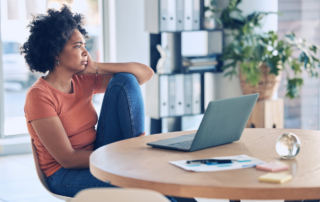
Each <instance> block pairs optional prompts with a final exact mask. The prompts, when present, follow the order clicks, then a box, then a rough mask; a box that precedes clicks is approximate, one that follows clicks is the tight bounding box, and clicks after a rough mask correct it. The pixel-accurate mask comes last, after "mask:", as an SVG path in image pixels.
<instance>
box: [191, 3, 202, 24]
mask: <svg viewBox="0 0 320 202" xmlns="http://www.w3.org/2000/svg"><path fill="white" fill-rule="evenodd" d="M192 29H193V30H200V0H193V21H192Z"/></svg>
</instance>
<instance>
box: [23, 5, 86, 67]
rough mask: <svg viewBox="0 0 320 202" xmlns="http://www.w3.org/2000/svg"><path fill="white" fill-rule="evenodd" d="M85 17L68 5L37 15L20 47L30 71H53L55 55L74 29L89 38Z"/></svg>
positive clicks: (61, 48)
mask: <svg viewBox="0 0 320 202" xmlns="http://www.w3.org/2000/svg"><path fill="white" fill-rule="evenodd" d="M83 19H84V16H83V15H82V14H77V13H75V14H73V13H72V12H71V10H70V8H69V7H68V6H66V5H64V6H63V7H62V8H61V10H60V11H56V10H53V9H48V11H47V15H37V16H35V17H34V18H33V20H32V21H31V22H30V24H29V25H28V26H27V27H28V28H30V36H29V38H28V40H27V41H26V42H25V43H24V44H23V45H22V47H21V48H20V51H21V52H20V53H21V54H24V58H25V60H26V62H27V64H28V66H29V69H30V71H31V72H34V71H37V72H42V73H46V72H47V71H52V70H53V69H54V64H55V57H56V56H58V55H59V53H60V52H61V51H62V50H63V48H64V46H65V45H66V43H67V41H68V40H69V38H70V37H71V35H72V33H73V32H74V30H76V29H78V30H79V31H80V33H81V34H82V35H83V36H84V38H88V35H87V34H88V33H87V31H86V30H85V29H84V28H83V27H82V25H83Z"/></svg>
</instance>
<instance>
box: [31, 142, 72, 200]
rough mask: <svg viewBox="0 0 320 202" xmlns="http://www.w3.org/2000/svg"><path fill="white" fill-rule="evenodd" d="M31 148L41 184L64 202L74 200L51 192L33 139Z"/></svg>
mask: <svg viewBox="0 0 320 202" xmlns="http://www.w3.org/2000/svg"><path fill="white" fill-rule="evenodd" d="M31 146H32V153H33V159H34V163H35V166H36V170H37V174H38V178H39V180H40V182H41V184H42V185H43V186H44V188H45V189H46V190H47V191H48V192H49V193H50V194H52V195H53V196H54V197H56V198H58V199H61V200H64V201H70V200H71V199H72V198H70V197H67V196H62V195H57V194H54V193H52V192H51V191H50V189H49V186H48V183H47V179H46V176H45V175H44V174H43V172H42V170H41V169H40V164H39V159H38V154H37V150H36V147H35V146H34V144H33V143H32V139H31Z"/></svg>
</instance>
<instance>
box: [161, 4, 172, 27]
mask: <svg viewBox="0 0 320 202" xmlns="http://www.w3.org/2000/svg"><path fill="white" fill-rule="evenodd" d="M168 1H170V0H160V31H161V32H162V31H167V29H168V28H167V26H168ZM171 1H172V0H171Z"/></svg>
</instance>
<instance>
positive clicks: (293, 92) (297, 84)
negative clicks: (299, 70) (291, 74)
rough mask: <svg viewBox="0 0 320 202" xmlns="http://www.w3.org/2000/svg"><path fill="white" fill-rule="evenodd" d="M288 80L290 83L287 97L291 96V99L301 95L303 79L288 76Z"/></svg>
mask: <svg viewBox="0 0 320 202" xmlns="http://www.w3.org/2000/svg"><path fill="white" fill-rule="evenodd" d="M287 81H288V84H287V94H286V97H289V98H290V99H293V98H297V97H299V90H300V89H301V87H302V85H303V80H302V79H301V78H293V79H289V78H288V79H287Z"/></svg>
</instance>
